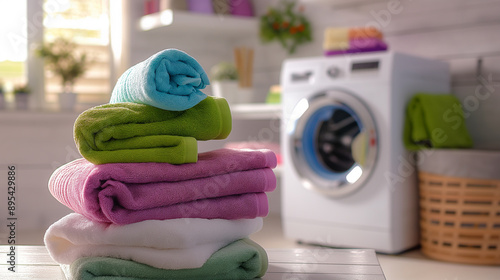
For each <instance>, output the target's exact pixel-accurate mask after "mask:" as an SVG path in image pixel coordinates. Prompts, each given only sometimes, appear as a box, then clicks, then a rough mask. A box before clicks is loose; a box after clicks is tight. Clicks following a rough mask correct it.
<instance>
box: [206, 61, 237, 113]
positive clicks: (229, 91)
mask: <svg viewBox="0 0 500 280" xmlns="http://www.w3.org/2000/svg"><path fill="white" fill-rule="evenodd" d="M210 75H211V78H212V88H213V95H214V96H218V97H224V98H225V99H226V100H227V102H228V103H229V104H231V103H233V104H234V103H237V102H238V100H237V97H238V71H237V69H236V66H235V65H234V64H232V63H230V62H220V63H218V64H217V65H215V66H214V67H212V69H211V70H210Z"/></svg>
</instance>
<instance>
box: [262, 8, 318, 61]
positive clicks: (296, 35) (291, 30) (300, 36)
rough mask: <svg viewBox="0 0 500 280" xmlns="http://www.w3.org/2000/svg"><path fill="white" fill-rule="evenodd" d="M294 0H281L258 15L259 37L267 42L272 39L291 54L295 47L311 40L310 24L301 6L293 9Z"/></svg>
mask: <svg viewBox="0 0 500 280" xmlns="http://www.w3.org/2000/svg"><path fill="white" fill-rule="evenodd" d="M295 4H296V1H295V0H281V1H280V2H279V5H278V7H277V8H269V10H268V11H267V13H266V14H264V15H262V16H261V17H260V39H261V41H262V42H264V43H267V42H271V41H274V40H277V41H278V42H280V44H281V46H282V47H283V48H285V49H286V50H287V51H288V54H293V53H294V52H295V50H296V48H297V47H298V46H299V45H301V44H304V43H307V42H310V41H312V31H311V24H310V23H309V20H308V19H307V18H306V17H305V16H304V14H303V9H304V8H303V7H302V6H300V7H299V9H298V11H295Z"/></svg>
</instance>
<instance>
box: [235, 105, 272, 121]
mask: <svg viewBox="0 0 500 280" xmlns="http://www.w3.org/2000/svg"><path fill="white" fill-rule="evenodd" d="M231 114H232V116H233V118H234V119H251V120H266V119H279V118H281V104H265V103H262V104H259V103H248V104H234V105H231Z"/></svg>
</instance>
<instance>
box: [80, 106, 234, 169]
mask: <svg viewBox="0 0 500 280" xmlns="http://www.w3.org/2000/svg"><path fill="white" fill-rule="evenodd" d="M231 127H232V124H231V112H230V109H229V105H228V103H227V101H226V100H225V99H223V98H215V97H207V98H206V99H204V100H202V101H201V102H200V103H198V104H197V105H196V106H194V107H192V108H190V109H187V110H185V111H167V110H163V109H159V108H156V107H153V106H150V105H145V104H138V103H127V102H125V103H115V104H105V105H101V106H97V107H94V108H91V109H89V110H87V111H85V112H83V113H82V114H80V116H78V118H77V119H76V121H75V125H74V138H75V143H76V146H77V147H78V150H79V151H80V153H81V154H82V156H83V157H84V158H86V159H87V160H88V161H90V162H92V163H94V164H103V163H111V162H167V163H172V164H182V163H188V162H196V161H197V159H198V147H197V142H196V140H211V139H224V138H226V137H227V136H228V135H229V133H230V132H231Z"/></svg>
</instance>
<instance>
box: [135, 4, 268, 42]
mask: <svg viewBox="0 0 500 280" xmlns="http://www.w3.org/2000/svg"><path fill="white" fill-rule="evenodd" d="M138 28H139V30H142V31H144V32H150V33H156V32H158V33H159V34H164V33H165V32H176V33H179V34H182V33H184V32H189V34H190V36H192V35H200V34H203V35H210V36H212V37H218V36H221V37H222V36H224V37H228V36H238V37H245V36H249V35H255V36H256V35H257V31H258V21H257V19H256V18H254V17H236V16H231V15H215V14H201V13H191V12H187V11H175V10H164V11H161V12H159V13H154V14H149V15H145V16H142V17H141V18H140V19H139V22H138ZM193 30H195V31H198V32H193Z"/></svg>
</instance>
